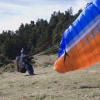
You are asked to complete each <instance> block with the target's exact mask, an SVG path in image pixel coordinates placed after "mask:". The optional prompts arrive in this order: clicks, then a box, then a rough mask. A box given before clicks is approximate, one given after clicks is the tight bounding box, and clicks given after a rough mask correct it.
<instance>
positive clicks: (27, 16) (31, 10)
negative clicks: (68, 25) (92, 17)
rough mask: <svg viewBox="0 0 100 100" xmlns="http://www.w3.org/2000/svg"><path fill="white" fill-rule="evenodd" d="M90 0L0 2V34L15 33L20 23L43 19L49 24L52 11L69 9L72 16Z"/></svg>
mask: <svg viewBox="0 0 100 100" xmlns="http://www.w3.org/2000/svg"><path fill="white" fill-rule="evenodd" d="M90 1H92V0H0V33H2V31H3V30H5V31H6V30H11V31H16V30H17V29H18V28H19V26H20V25H21V23H23V24H25V23H28V24H29V23H30V21H35V22H36V21H37V20H38V18H39V19H44V20H47V21H48V22H49V19H50V17H51V14H53V12H54V11H56V12H58V11H60V12H63V13H64V12H65V11H67V10H68V9H69V8H70V7H72V8H73V14H76V13H77V12H78V10H79V9H83V8H84V7H85V5H86V4H87V3H88V2H90Z"/></svg>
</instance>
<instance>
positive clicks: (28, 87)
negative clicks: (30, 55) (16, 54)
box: [0, 55, 100, 100]
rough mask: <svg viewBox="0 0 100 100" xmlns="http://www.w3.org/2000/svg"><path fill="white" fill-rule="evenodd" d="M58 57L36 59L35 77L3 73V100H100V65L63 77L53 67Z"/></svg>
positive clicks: (0, 84) (0, 82) (0, 80)
mask: <svg viewBox="0 0 100 100" xmlns="http://www.w3.org/2000/svg"><path fill="white" fill-rule="evenodd" d="M56 56H57V55H50V56H40V57H36V59H37V60H36V61H37V64H38V65H37V67H34V70H35V74H36V75H34V76H28V73H24V74H21V73H19V72H12V73H3V74H1V75H0V100H100V63H97V64H95V65H93V66H91V67H88V68H86V69H82V70H77V71H73V72H68V73H65V74H59V73H57V72H56V71H54V70H53V65H52V64H53V63H54V60H55V59H56ZM52 59H53V60H52ZM40 65H41V66H40ZM35 66H36V65H35Z"/></svg>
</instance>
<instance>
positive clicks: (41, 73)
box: [24, 73, 46, 76]
mask: <svg viewBox="0 0 100 100" xmlns="http://www.w3.org/2000/svg"><path fill="white" fill-rule="evenodd" d="M41 74H46V73H39V74H34V75H24V76H35V75H41Z"/></svg>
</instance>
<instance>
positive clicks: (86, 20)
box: [54, 0, 100, 73]
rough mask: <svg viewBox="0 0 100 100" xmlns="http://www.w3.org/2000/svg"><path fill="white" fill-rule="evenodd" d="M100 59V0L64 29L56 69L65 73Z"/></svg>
mask: <svg viewBox="0 0 100 100" xmlns="http://www.w3.org/2000/svg"><path fill="white" fill-rule="evenodd" d="M66 54H67V55H66ZM98 61H100V0H94V1H92V2H90V3H88V5H87V6H86V7H85V8H84V10H83V11H82V12H81V14H80V15H79V16H78V18H77V19H76V20H75V21H74V22H73V23H72V24H71V25H70V26H69V27H68V28H67V29H66V30H65V31H64V33H63V35H62V39H61V42H60V47H59V52H58V59H57V60H56V61H55V63H54V70H56V71H58V72H59V73H65V72H68V71H73V70H77V69H81V68H86V67H88V66H90V65H92V64H94V63H96V62H98Z"/></svg>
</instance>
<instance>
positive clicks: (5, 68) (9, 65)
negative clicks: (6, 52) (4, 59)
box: [1, 63, 14, 72]
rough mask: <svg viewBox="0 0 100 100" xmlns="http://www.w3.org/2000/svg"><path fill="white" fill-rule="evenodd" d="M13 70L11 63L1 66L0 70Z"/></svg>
mask: <svg viewBox="0 0 100 100" xmlns="http://www.w3.org/2000/svg"><path fill="white" fill-rule="evenodd" d="M12 70H14V65H13V64H12V63H10V64H7V65H5V66H3V67H2V68H1V71H2V72H7V71H12Z"/></svg>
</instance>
